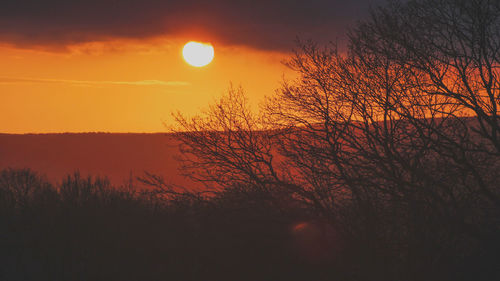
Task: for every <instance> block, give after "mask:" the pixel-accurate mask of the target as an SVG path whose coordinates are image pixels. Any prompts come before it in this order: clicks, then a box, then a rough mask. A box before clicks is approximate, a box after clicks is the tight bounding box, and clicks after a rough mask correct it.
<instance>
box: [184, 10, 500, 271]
mask: <svg viewBox="0 0 500 281" xmlns="http://www.w3.org/2000/svg"><path fill="white" fill-rule="evenodd" d="M499 35H500V9H499V4H498V3H497V2H496V1H486V0H485V1H481V0H478V1H451V0H450V1H448V0H414V1H407V2H406V3H404V4H401V3H398V2H391V3H389V4H388V5H387V6H385V7H381V8H377V9H375V10H373V13H372V17H371V19H370V20H368V21H366V22H364V23H360V24H359V25H358V26H357V27H356V28H355V29H354V30H353V31H351V33H350V45H349V50H348V52H347V53H346V54H340V53H339V52H338V51H337V49H336V47H335V46H329V47H324V48H320V47H318V46H316V45H315V44H314V43H311V42H305V43H304V42H299V49H298V51H296V53H295V55H294V56H293V58H291V60H290V61H289V62H288V65H289V66H290V67H291V68H292V69H294V70H295V71H296V72H297V73H298V74H299V78H298V79H297V80H294V81H287V82H284V83H283V86H282V88H281V89H279V90H278V91H277V93H276V94H275V95H274V96H272V97H270V98H268V100H267V101H266V103H265V104H264V106H263V107H262V110H261V113H252V111H251V110H250V109H249V108H248V107H247V106H246V104H245V97H244V94H243V93H242V91H241V90H234V89H230V91H229V93H228V95H227V96H226V97H224V98H222V99H221V100H220V101H219V102H218V103H216V104H215V105H213V106H212V107H210V109H209V110H208V111H207V112H205V113H204V114H202V115H200V116H197V117H194V118H192V119H187V118H185V117H183V116H182V115H177V120H178V123H179V125H180V128H179V129H178V131H179V133H177V136H178V137H179V139H180V140H181V141H182V145H183V150H182V151H183V153H184V154H185V157H186V158H185V159H186V162H185V163H186V166H185V168H186V171H187V172H188V173H189V174H190V175H192V177H193V178H195V179H198V180H200V181H204V182H209V183H212V186H217V187H222V188H226V189H234V188H239V187H241V186H244V188H245V189H252V188H256V189H258V190H260V191H262V193H263V194H265V196H263V197H264V198H271V199H270V200H271V201H275V202H279V201H280V200H281V199H282V202H287V203H286V204H299V205H301V206H303V207H305V208H306V209H307V210H309V211H311V212H312V213H313V214H315V216H317V217H318V218H322V219H324V220H326V221H328V222H329V223H330V224H331V225H334V226H335V227H337V228H338V231H339V232H341V233H342V235H343V238H344V239H345V240H346V241H347V240H349V239H351V241H356V242H353V243H350V244H349V245H351V246H352V245H355V244H359V245H362V246H361V247H362V248H363V249H362V250H360V255H359V256H357V257H358V260H359V257H360V256H362V257H363V258H364V259H365V261H364V266H367V265H369V268H370V269H369V270H368V272H370V274H371V275H372V276H380V278H385V277H387V274H388V272H392V273H393V274H396V273H395V272H396V271H398V270H401V268H404V269H403V271H404V272H406V274H408V275H407V276H405V278H410V277H409V276H410V275H411V276H415V277H414V278H415V279H425V278H426V277H429V275H433V276H443V278H450V276H455V277H453V278H458V277H459V276H460V273H457V275H454V273H453V270H451V269H450V268H451V267H453V266H455V267H456V266H457V264H461V263H466V261H467V258H466V257H470V256H475V255H476V256H477V255H479V256H481V255H483V256H488V255H491V254H492V253H493V252H494V251H495V250H492V249H498V248H496V247H498V244H499V243H498V239H496V238H494V237H495V236H496V235H498V233H499V231H500V229H499V224H498V215H499V213H498V210H499V208H500V205H499V202H500V201H499V199H500V197H499V196H500V188H499V186H498V181H499V180H500V178H499V176H500V154H499V152H500V151H499V147H500V146H499V143H498V139H499V137H500V135H499V134H500V133H499V125H500V118H499V116H498V106H499V105H500V90H499V81H498V79H499V75H500V73H499V69H498V58H499V54H498V52H499V51H500V36H499ZM242 183H244V184H243V185H242ZM242 192H245V191H244V190H243V191H242ZM479 241H482V242H479ZM477 243H479V244H480V246H478V244H477ZM488 247H491V249H488ZM351 250H352V251H351V252H354V251H355V249H351ZM361 253H362V254H361ZM381 255H386V257H387V259H392V261H391V262H387V260H385V261H383V260H382V259H380V256H381ZM428 257H432V258H428ZM355 260H356V259H355V258H353V260H351V261H352V262H353V263H356V261H355ZM391 264H392V265H393V264H398V265H399V266H398V267H393V266H391ZM485 264H486V263H485ZM351 266H354V265H351ZM474 266H477V268H474V269H471V271H470V272H475V274H479V273H480V272H494V271H491V268H488V266H485V265H477V264H475V265H474ZM471 267H472V265H471ZM478 268H480V269H478ZM488 270H490V271H488ZM419 272H420V273H419ZM378 274H380V275H378ZM419 274H421V275H419ZM495 274H498V271H495Z"/></svg>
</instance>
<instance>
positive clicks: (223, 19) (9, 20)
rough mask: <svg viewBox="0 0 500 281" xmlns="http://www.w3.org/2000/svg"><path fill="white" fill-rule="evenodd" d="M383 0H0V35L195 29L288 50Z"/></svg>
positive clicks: (99, 36) (77, 36) (76, 36)
mask: <svg viewBox="0 0 500 281" xmlns="http://www.w3.org/2000/svg"><path fill="white" fill-rule="evenodd" d="M380 2H382V0H350V1H339V0H337V1H335V0H305V1H299V0H276V1H262V0H254V1H251V0H245V1H242V0H212V1H210V0H206V1H200V0H173V1H168V0H45V1H43V0H2V1H1V4H0V41H3V42H7V43H11V44H16V45H21V46H22V45H24V46H33V45H40V46H64V45H68V44H72V43H82V42H87V41H95V40H105V39H109V38H133V39H140V38H147V37H152V36H160V35H167V36H169V35H170V36H178V35H181V34H187V33H188V34H193V35H199V36H201V37H204V38H206V39H208V38H216V39H217V40H218V41H220V42H222V43H226V44H235V45H247V46H251V47H255V48H260V49H290V48H291V46H293V40H294V38H295V37H296V36H299V37H301V38H312V39H315V40H319V41H325V40H336V38H342V35H343V34H344V32H345V30H346V28H347V27H348V26H350V25H352V24H353V23H354V22H355V21H356V20H358V19H362V18H363V17H366V15H367V13H368V10H369V6H370V5H377V4H379V3H380Z"/></svg>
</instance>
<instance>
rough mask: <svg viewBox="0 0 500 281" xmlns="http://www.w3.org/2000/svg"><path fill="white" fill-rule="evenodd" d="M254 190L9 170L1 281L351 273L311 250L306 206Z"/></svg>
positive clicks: (0, 195)
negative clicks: (119, 182)
mask: <svg viewBox="0 0 500 281" xmlns="http://www.w3.org/2000/svg"><path fill="white" fill-rule="evenodd" d="M249 196H250V197H252V196H251V195H250V194H249V193H248V192H245V194H244V195H243V194H240V193H238V192H235V191H227V192H221V193H218V194H216V195H213V196H209V197H206V196H201V194H198V193H193V192H190V193H185V194H178V195H172V194H170V195H168V196H167V195H165V194H164V193H161V194H158V192H157V190H155V189H139V188H138V187H137V186H134V185H133V184H131V185H127V186H120V187H114V186H111V185H110V184H109V183H108V181H106V180H105V179H100V178H90V177H88V178H87V177H81V176H80V175H79V174H78V173H75V174H73V175H69V176H68V177H66V178H64V179H62V181H61V182H60V183H59V184H52V183H49V182H48V181H46V180H45V179H44V177H43V176H40V175H37V174H36V173H35V172H33V171H30V170H15V169H7V170H2V171H1V172H0V249H1V251H0V279H1V280H6V281H8V280H24V281H27V280H121V281H123V280H309V279H310V278H312V279H314V280H328V279H330V276H333V275H332V274H333V273H335V276H338V275H337V274H338V273H341V272H343V271H344V270H341V271H338V272H337V269H336V268H330V267H329V266H326V265H327V264H329V263H330V260H328V259H319V260H316V259H315V257H314V256H311V255H312V254H315V253H310V254H308V253H307V251H308V250H310V249H308V247H309V246H311V247H313V248H314V247H316V248H315V249H313V248H311V249H313V250H314V251H319V252H324V249H323V247H325V245H317V244H316V243H317V242H318V241H316V239H324V238H322V237H323V234H322V232H321V231H320V228H318V226H319V224H318V226H313V225H312V224H310V225H309V224H306V222H309V221H310V220H309V217H308V214H307V212H304V211H303V210H299V209H296V208H293V207H292V206H290V208H289V210H287V211H286V212H283V211H282V210H280V209H277V208H275V207H273V206H272V205H269V204H267V203H266V201H262V200H261V198H259V197H258V196H257V195H255V196H253V200H248V199H249V198H250V197H249ZM335 242H336V241H335ZM304 251H306V252H304ZM310 258H312V259H310ZM344 273H345V272H344ZM326 276H328V278H327V277H326Z"/></svg>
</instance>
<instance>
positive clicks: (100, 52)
mask: <svg viewBox="0 0 500 281" xmlns="http://www.w3.org/2000/svg"><path fill="white" fill-rule="evenodd" d="M189 40H197V38H176V39H175V40H167V39H162V38H156V39H147V40H141V41H139V40H136V41H131V40H128V41H125V40H114V41H102V42H93V43H85V44H80V45H73V46H70V47H69V48H68V50H64V51H63V50H45V51H43V50H37V49H33V48H32V49H19V48H14V47H10V46H6V45H5V46H0V61H2V66H3V67H2V68H0V95H1V100H2V102H1V103H0V132H2V133H46V132H93V131H104V132H162V131H165V130H166V129H165V127H164V125H163V123H164V122H167V123H168V122H172V119H171V116H170V114H171V112H173V111H177V110H179V111H181V112H183V113H186V114H188V115H190V114H195V113H196V112H197V111H198V110H199V109H201V108H204V107H205V106H206V105H207V104H208V103H210V102H212V101H213V100H214V99H215V98H216V97H218V96H220V95H222V94H223V93H224V91H225V90H226V89H227V88H228V87H229V85H230V83H231V82H232V83H233V84H235V85H239V84H241V85H242V86H243V88H244V89H245V90H246V91H247V93H248V96H249V97H250V98H251V102H253V103H255V104H257V103H258V101H259V100H261V99H262V98H263V97H264V96H265V95H271V94H272V93H273V91H274V89H276V88H278V87H279V84H280V82H281V81H282V78H283V75H285V77H288V78H291V77H293V73H292V72H291V71H290V70H288V69H287V68H286V67H285V66H283V65H282V63H281V61H282V60H284V59H286V58H287V57H288V56H289V55H288V54H286V53H282V52H278V51H261V50H259V51H257V50H255V49H250V48H248V47H237V46H223V45H218V44H217V42H212V44H213V45H214V47H215V58H214V60H213V62H212V63H211V64H210V65H208V66H206V67H202V68H195V67H192V66H189V65H188V64H186V63H185V62H184V60H183V59H182V56H181V50H182V47H183V45H184V44H185V43H186V42H187V41H189Z"/></svg>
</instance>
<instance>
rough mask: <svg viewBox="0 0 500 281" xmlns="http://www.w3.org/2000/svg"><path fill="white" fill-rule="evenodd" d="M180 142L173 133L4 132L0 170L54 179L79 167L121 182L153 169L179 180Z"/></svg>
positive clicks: (87, 173)
mask: <svg viewBox="0 0 500 281" xmlns="http://www.w3.org/2000/svg"><path fill="white" fill-rule="evenodd" d="M175 155H178V144H177V142H176V141H175V140H174V139H173V137H172V136H171V135H168V134H160V133H158V134H135V133H64V134H26V135H12V134H0V169H3V168H6V167H13V168H25V167H27V168H31V169H33V170H35V171H37V172H39V173H41V174H45V175H46V176H47V178H48V179H49V180H51V181H56V180H60V179H61V177H62V176H64V175H66V174H68V173H73V172H74V171H76V170H79V171H80V173H82V174H83V175H101V176H107V177H108V178H109V179H110V180H111V182H112V183H114V184H122V183H124V181H126V180H127V179H129V178H130V175H132V176H139V175H142V174H143V173H144V171H148V172H151V173H155V174H160V175H162V176H164V177H165V178H166V179H169V180H171V181H172V182H174V183H177V184H184V183H189V184H192V183H191V182H190V181H189V180H186V179H185V178H183V177H182V176H181V175H179V171H178V167H179V163H178V161H176V160H175Z"/></svg>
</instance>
